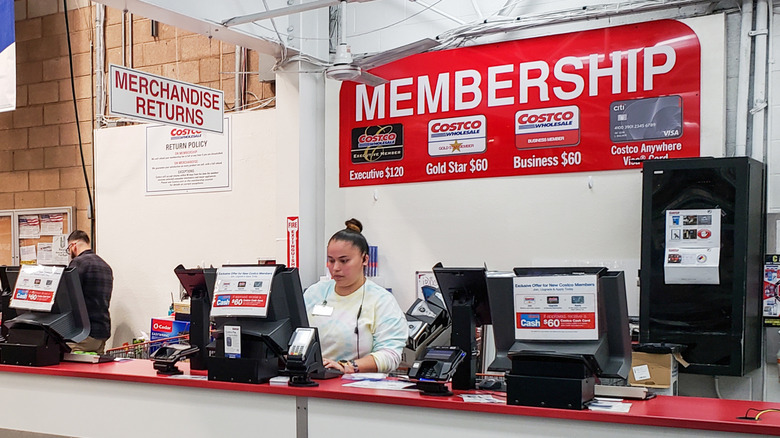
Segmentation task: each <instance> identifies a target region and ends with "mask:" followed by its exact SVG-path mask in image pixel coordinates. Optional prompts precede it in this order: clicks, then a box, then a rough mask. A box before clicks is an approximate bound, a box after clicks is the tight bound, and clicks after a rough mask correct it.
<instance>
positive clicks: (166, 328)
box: [149, 318, 190, 353]
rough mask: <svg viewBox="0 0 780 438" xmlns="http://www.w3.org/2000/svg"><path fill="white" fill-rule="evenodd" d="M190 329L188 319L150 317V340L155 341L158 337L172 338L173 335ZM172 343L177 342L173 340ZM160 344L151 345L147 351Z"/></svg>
mask: <svg viewBox="0 0 780 438" xmlns="http://www.w3.org/2000/svg"><path fill="white" fill-rule="evenodd" d="M189 331H190V322H189V321H176V320H174V319H173V318H152V331H151V335H150V340H152V341H156V340H158V339H165V338H172V337H174V336H180V335H183V334H185V333H189ZM174 343H178V341H177V342H174ZM160 346H162V343H161V344H160V345H153V346H151V347H150V348H149V353H153V352H154V351H155V350H157V349H158V348H160Z"/></svg>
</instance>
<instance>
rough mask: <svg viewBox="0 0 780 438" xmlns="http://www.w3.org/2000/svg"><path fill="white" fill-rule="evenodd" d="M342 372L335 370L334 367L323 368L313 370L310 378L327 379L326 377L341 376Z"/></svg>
mask: <svg viewBox="0 0 780 438" xmlns="http://www.w3.org/2000/svg"><path fill="white" fill-rule="evenodd" d="M343 375H344V373H343V372H341V371H340V370H337V369H335V368H325V369H324V370H323V371H319V372H315V373H314V374H312V375H311V378H312V379H314V380H327V379H335V378H336V377H341V376H343Z"/></svg>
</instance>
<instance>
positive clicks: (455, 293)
mask: <svg viewBox="0 0 780 438" xmlns="http://www.w3.org/2000/svg"><path fill="white" fill-rule="evenodd" d="M433 274H434V275H435V276H436V282H437V283H438V284H439V290H441V293H442V295H443V296H444V302H445V304H446V306H447V311H448V312H449V314H450V317H451V319H452V336H451V344H452V345H454V346H456V347H458V348H460V349H461V350H463V351H464V352H466V357H465V358H464V359H463V362H462V363H461V364H460V366H459V367H458V370H457V371H456V372H455V374H454V375H453V376H452V388H453V389H473V388H474V387H475V385H476V370H477V356H476V355H475V354H474V352H475V351H477V341H476V328H477V326H482V325H485V324H490V323H491V320H492V316H491V314H490V302H489V299H488V288H487V279H486V276H485V274H486V269H485V268H445V267H444V266H442V264H441V263H437V264H436V266H434V267H433Z"/></svg>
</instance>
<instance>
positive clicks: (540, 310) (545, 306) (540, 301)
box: [512, 274, 600, 341]
mask: <svg viewBox="0 0 780 438" xmlns="http://www.w3.org/2000/svg"><path fill="white" fill-rule="evenodd" d="M512 301H513V303H514V315H515V339H517V340H523V341H568V340H588V341H595V340H598V338H599V329H600V327H599V314H598V275H595V274H593V275H548V276H527V277H526V276H517V277H514V278H513V280H512ZM521 320H523V321H527V322H528V324H529V325H527V326H524V327H520V325H521ZM535 321H538V325H532V323H534V322H535ZM586 321H587V322H586ZM591 322H592V323H593V327H592V328H582V326H583V325H586V324H587V325H590V323H591ZM556 324H558V325H556ZM566 325H569V326H571V327H572V328H566V327H565V326H566ZM577 326H580V328H576V327H577Z"/></svg>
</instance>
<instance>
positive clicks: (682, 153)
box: [339, 20, 701, 187]
mask: <svg viewBox="0 0 780 438" xmlns="http://www.w3.org/2000/svg"><path fill="white" fill-rule="evenodd" d="M371 72H372V73H374V74H377V75H379V76H381V77H383V78H386V79H388V80H389V81H390V82H389V83H386V84H383V85H380V86H377V87H369V86H367V85H365V84H357V83H354V82H344V83H343V84H342V86H341V95H340V111H341V114H340V115H341V117H340V127H339V130H340V131H339V133H340V141H339V148H340V149H339V164H340V180H339V182H340V185H341V186H342V187H349V186H362V185H375V184H392V183H406V182H420V181H441V180H451V179H465V178H480V177H496V176H514V175H532V174H546V173H561V172H584V171H599V170H613V169H628V168H637V169H638V168H640V166H641V161H642V160H646V159H664V158H681V157H696V156H699V143H700V133H699V131H700V123H699V120H700V88H701V87H700V82H701V81H700V77H701V48H700V44H699V40H698V38H697V36H696V34H695V33H694V32H693V30H691V29H690V28H689V27H688V26H687V25H685V24H683V23H681V22H678V21H673V20H661V21H655V22H648V23H640V24H632V25H626V26H618V27H611V28H606V29H597V30H590V31H585V32H577V33H574V34H564V35H555V36H549V37H543V38H533V39H527V40H518V41H508V42H503V43H497V44H488V45H483V46H473V47H465V48H459V49H451V50H442V51H438V52H431V53H424V54H419V55H415V56H411V57H408V58H405V59H402V60H400V61H396V62H393V63H390V64H387V65H384V66H380V67H377V68H375V69H372V70H371Z"/></svg>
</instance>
